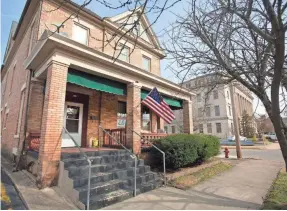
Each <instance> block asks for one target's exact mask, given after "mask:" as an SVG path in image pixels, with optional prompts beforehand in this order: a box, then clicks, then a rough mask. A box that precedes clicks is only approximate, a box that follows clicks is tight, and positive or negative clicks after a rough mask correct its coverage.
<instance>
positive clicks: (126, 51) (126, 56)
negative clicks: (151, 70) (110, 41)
mask: <svg viewBox="0 0 287 211" xmlns="http://www.w3.org/2000/svg"><path fill="white" fill-rule="evenodd" d="M118 51H119V56H118V58H119V59H120V60H122V61H125V62H130V48H129V47H127V46H125V45H122V44H120V45H119V49H118Z"/></svg>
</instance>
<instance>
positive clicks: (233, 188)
mask: <svg viewBox="0 0 287 211" xmlns="http://www.w3.org/2000/svg"><path fill="white" fill-rule="evenodd" d="M282 166H283V163H282V162H278V161H270V160H269V161H267V160H253V159H247V160H243V161H242V162H239V163H238V164H237V165H236V166H235V167H233V168H232V169H230V170H228V171H227V172H224V173H222V174H221V175H218V176H215V177H213V178H212V179H210V180H207V181H205V182H203V183H200V184H199V185H197V186H195V187H194V188H192V189H190V190H187V191H183V190H179V189H176V188H172V187H166V188H164V187H163V188H159V189H157V190H154V191H151V192H148V193H144V194H140V195H138V196H137V197H135V198H131V199H129V200H126V201H123V202H120V203H117V204H114V205H112V206H109V207H106V208H104V209H107V210H111V209H119V210H120V209H124V210H131V209H135V210H148V209H149V210H152V209H153V210H166V209H177V210H183V209H197V210H199V209H237V210H238V209H259V208H260V207H261V205H262V203H263V198H264V197H265V195H266V194H267V192H268V189H269V187H270V186H271V184H272V181H273V180H274V179H275V178H276V176H277V173H278V171H279V170H280V168H281V167H282Z"/></svg>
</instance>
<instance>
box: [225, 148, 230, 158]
mask: <svg viewBox="0 0 287 211" xmlns="http://www.w3.org/2000/svg"><path fill="white" fill-rule="evenodd" d="M224 153H225V158H229V150H228V148H227V147H225V149H224Z"/></svg>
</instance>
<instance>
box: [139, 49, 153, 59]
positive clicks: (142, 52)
mask: <svg viewBox="0 0 287 211" xmlns="http://www.w3.org/2000/svg"><path fill="white" fill-rule="evenodd" d="M141 54H142V55H144V56H146V57H149V58H150V59H152V55H151V54H149V53H147V52H145V51H143V50H141Z"/></svg>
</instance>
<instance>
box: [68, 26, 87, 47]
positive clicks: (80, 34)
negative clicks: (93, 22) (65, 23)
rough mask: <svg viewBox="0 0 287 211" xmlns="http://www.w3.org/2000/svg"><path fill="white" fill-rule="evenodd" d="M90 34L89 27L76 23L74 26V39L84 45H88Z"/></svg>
mask: <svg viewBox="0 0 287 211" xmlns="http://www.w3.org/2000/svg"><path fill="white" fill-rule="evenodd" d="M88 34H89V30H88V28H86V27H84V26H82V25H80V24H78V23H75V24H74V26H73V36H72V39H73V40H75V41H77V42H79V43H82V44H84V45H88Z"/></svg>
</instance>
